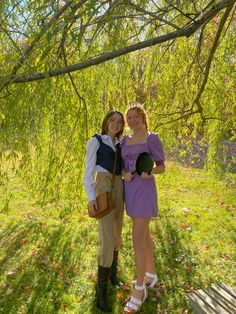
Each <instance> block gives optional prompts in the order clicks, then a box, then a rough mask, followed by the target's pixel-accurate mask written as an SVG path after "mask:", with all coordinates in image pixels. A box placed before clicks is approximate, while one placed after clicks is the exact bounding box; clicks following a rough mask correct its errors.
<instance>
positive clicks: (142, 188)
mask: <svg viewBox="0 0 236 314" xmlns="http://www.w3.org/2000/svg"><path fill="white" fill-rule="evenodd" d="M127 138H128V136H124V138H123V140H122V142H121V156H122V159H123V164H124V165H123V166H124V169H125V171H127V172H133V171H134V170H135V164H136V160H137V158H138V155H139V154H140V153H143V152H148V153H149V154H150V155H151V156H152V158H153V160H154V161H155V162H156V163H157V164H158V165H164V159H165V158H164V151H163V146H162V143H161V141H160V139H159V137H158V135H157V134H155V133H149V135H148V138H147V142H146V143H143V144H131V145H127V144H126V140H127ZM124 193H125V204H126V212H127V215H128V216H130V217H134V218H144V217H156V216H157V212H158V207H157V189H156V183H155V178H154V176H153V177H152V178H151V179H143V178H142V177H141V176H139V175H138V174H135V175H134V177H133V179H132V180H131V181H129V182H126V181H125V183H124Z"/></svg>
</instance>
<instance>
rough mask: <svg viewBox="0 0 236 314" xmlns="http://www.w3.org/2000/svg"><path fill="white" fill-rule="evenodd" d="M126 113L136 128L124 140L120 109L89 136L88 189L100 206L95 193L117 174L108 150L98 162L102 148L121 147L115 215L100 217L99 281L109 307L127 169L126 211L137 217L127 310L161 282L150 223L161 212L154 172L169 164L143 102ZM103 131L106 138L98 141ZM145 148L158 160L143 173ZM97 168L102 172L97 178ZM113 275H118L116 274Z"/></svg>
mask: <svg viewBox="0 0 236 314" xmlns="http://www.w3.org/2000/svg"><path fill="white" fill-rule="evenodd" d="M125 117H126V122H127V124H128V127H129V128H130V129H131V130H132V134H130V135H129V136H124V137H123V139H122V140H121V142H120V141H119V140H118V139H119V138H120V136H121V135H122V133H123V128H124V118H123V115H122V114H121V113H120V112H119V111H112V112H110V113H108V115H107V116H106V117H105V119H104V121H103V127H102V134H101V135H97V136H96V137H93V138H92V139H90V140H89V141H88V143H87V148H86V167H85V175H84V183H85V187H86V190H87V193H88V199H89V210H90V211H91V213H92V212H93V211H94V210H96V201H95V199H96V198H95V196H97V195H99V193H102V192H104V191H110V189H111V188H110V185H109V184H110V183H108V182H110V181H111V175H112V174H111V171H110V170H109V169H108V167H107V166H106V164H107V162H108V161H107V160H106V158H105V155H106V154H104V155H103V156H104V163H103V164H102V165H101V164H99V163H98V162H97V160H99V158H98V157H99V154H101V151H102V150H103V152H104V148H105V146H104V145H108V146H109V147H111V148H112V150H113V151H114V152H115V150H116V149H117V151H118V164H117V173H116V174H117V175H116V177H115V182H116V181H117V182H116V184H115V185H116V186H117V188H114V189H113V192H114V193H113V201H114V205H115V206H114V207H115V208H114V210H113V211H112V212H111V213H112V214H111V213H110V214H108V215H112V216H111V217H110V219H109V217H107V216H108V215H107V216H105V217H103V218H100V219H98V224H99V239H100V253H99V262H98V263H99V266H98V282H97V286H96V287H97V288H96V292H97V306H98V307H99V308H101V309H102V310H103V311H104V312H110V311H111V306H110V304H109V302H108V300H107V283H108V279H109V278H111V280H112V282H113V283H114V284H120V282H119V280H118V278H117V256H118V249H119V247H120V244H121V230H122V221H123V184H122V177H121V175H122V176H123V178H124V195H125V204H126V211H127V214H128V216H130V217H131V218H132V222H133V227H132V238H133V247H134V252H135V265H136V276H137V278H136V283H135V286H134V291H133V294H132V297H131V298H130V300H129V301H128V303H127V304H126V306H125V309H124V310H125V312H126V313H135V312H137V311H138V310H139V309H140V307H141V306H142V304H143V302H144V301H145V300H146V298H147V289H148V288H154V286H155V285H156V283H157V275H156V273H155V266H154V258H153V241H152V237H151V233H150V229H149V223H150V220H151V218H152V217H156V216H157V212H158V209H157V191H156V185H155V179H154V175H155V174H160V173H163V172H164V171H165V166H164V152H163V147H162V144H161V141H160V139H159V137H158V135H156V134H154V133H150V132H149V131H148V127H147V119H146V113H145V111H144V109H143V107H142V106H141V105H140V104H138V103H132V104H131V105H130V107H129V108H128V110H127V111H126V114H125ZM98 136H100V139H101V141H102V142H99V138H98ZM92 143H93V144H92ZM91 146H92V147H93V148H92V149H91ZM106 148H107V147H106ZM142 152H147V153H149V154H150V155H151V156H152V158H153V159H154V161H155V163H156V164H155V167H154V168H153V169H152V171H151V173H150V174H148V173H144V172H143V173H142V174H141V175H140V176H139V175H137V174H136V173H135V164H136V160H137V158H138V156H139V154H140V153H142ZM110 156H111V155H110ZM108 159H109V158H108ZM110 159H111V157H110ZM113 159H114V158H113ZM91 160H92V161H91ZM113 164H114V160H113ZM95 173H97V174H96V179H95V181H94V177H95ZM105 182H106V183H105ZM118 182H119V183H118ZM105 220H109V222H108V223H107V224H106V223H105ZM108 226H109V227H108ZM107 238H109V240H111V241H109V243H107V246H106V247H105V245H104V243H106V241H107ZM102 256H103V257H102ZM104 261H105V262H104ZM113 276H114V278H115V280H113V279H112V278H113Z"/></svg>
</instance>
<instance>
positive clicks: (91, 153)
mask: <svg viewBox="0 0 236 314" xmlns="http://www.w3.org/2000/svg"><path fill="white" fill-rule="evenodd" d="M100 136H101V139H102V141H103V143H104V144H107V145H109V146H110V147H111V148H112V149H113V150H114V151H116V147H115V145H116V144H118V143H119V140H116V141H115V145H114V144H113V142H112V139H111V137H110V136H109V135H107V134H101V135H100ZM99 146H100V143H99V142H98V140H97V139H96V137H92V138H91V139H90V140H88V142H87V145H86V163H85V171H84V186H85V189H86V192H87V195H88V200H89V201H92V200H95V199H96V196H95V191H94V179H95V173H96V172H108V171H107V170H106V169H104V168H103V167H101V166H99V165H96V162H97V150H98V148H99Z"/></svg>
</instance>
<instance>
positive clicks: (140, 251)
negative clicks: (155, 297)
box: [133, 218, 150, 299]
mask: <svg viewBox="0 0 236 314" xmlns="http://www.w3.org/2000/svg"><path fill="white" fill-rule="evenodd" d="M149 221H150V218H133V246H134V252H135V265H136V274H137V281H136V284H137V285H139V286H142V285H143V283H144V276H145V272H146V263H147V256H149V252H147V241H146V238H147V233H148V230H149V229H148V228H149V227H148V226H149ZM133 296H134V297H136V298H138V299H142V296H143V291H137V290H134V293H133Z"/></svg>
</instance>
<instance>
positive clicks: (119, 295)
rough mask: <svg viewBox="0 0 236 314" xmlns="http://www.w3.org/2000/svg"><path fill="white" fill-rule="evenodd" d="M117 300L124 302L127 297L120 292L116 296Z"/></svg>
mask: <svg viewBox="0 0 236 314" xmlns="http://www.w3.org/2000/svg"><path fill="white" fill-rule="evenodd" d="M116 296H117V298H118V299H120V300H124V299H125V298H126V295H124V293H123V292H118V293H117V294H116Z"/></svg>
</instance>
